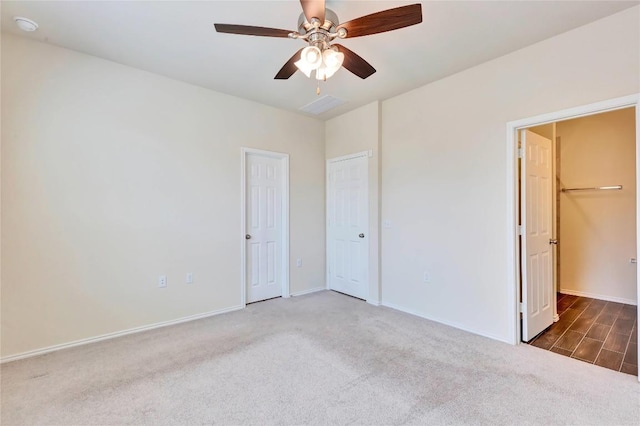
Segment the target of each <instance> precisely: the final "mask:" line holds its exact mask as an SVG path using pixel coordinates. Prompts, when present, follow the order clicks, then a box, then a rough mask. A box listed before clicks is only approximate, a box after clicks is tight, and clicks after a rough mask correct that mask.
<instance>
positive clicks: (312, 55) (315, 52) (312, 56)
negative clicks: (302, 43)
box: [300, 46, 322, 69]
mask: <svg viewBox="0 0 640 426" xmlns="http://www.w3.org/2000/svg"><path fill="white" fill-rule="evenodd" d="M300 60H302V61H305V62H306V63H307V64H309V66H311V67H312V69H317V68H318V67H319V66H320V65H322V52H321V51H320V49H318V48H317V47H316V46H307V47H305V48H304V49H302V53H301V54H300Z"/></svg>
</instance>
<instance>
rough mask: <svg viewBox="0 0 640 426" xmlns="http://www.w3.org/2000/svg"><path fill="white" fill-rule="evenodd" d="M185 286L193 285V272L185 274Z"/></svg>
mask: <svg viewBox="0 0 640 426" xmlns="http://www.w3.org/2000/svg"><path fill="white" fill-rule="evenodd" d="M186 281H187V284H193V272H187V279H186Z"/></svg>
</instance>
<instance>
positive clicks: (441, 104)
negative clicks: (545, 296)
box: [381, 7, 640, 341]
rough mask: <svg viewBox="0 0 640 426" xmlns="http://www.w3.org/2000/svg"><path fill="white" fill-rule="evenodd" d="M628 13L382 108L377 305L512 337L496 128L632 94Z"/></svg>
mask: <svg viewBox="0 0 640 426" xmlns="http://www.w3.org/2000/svg"><path fill="white" fill-rule="evenodd" d="M639 11H640V8H639V7H634V8H631V9H628V10H625V11H623V12H621V13H619V14H616V15H612V16H610V17H608V18H605V19H602V20H600V21H597V22H594V23H592V24H589V25H586V26H584V27H581V28H577V29H575V30H573V31H570V32H568V33H565V34H562V35H559V36H556V37H554V38H551V39H548V40H545V41H543V42H541V43H538V44H536V45H533V46H530V47H527V48H525V49H522V50H520V51H517V52H514V53H512V54H509V55H506V56H503V57H501V58H498V59H496V60H494V61H491V62H488V63H485V64H482V65H480V66H476V67H474V68H471V69H469V70H466V71H463V72H461V73H459V74H456V75H453V76H451V77H448V78H445V79H442V80H440V81H437V82H434V83H432V84H429V85H427V86H424V87H422V88H419V89H417V90H414V91H411V92H408V93H406V94H403V95H400V96H398V97H395V98H393V99H389V100H387V101H384V102H383V103H382V156H381V158H382V216H381V219H382V220H383V221H384V220H390V221H391V223H392V227H391V228H390V229H384V228H383V229H382V235H381V238H382V265H381V269H382V295H383V304H386V305H389V306H393V307H397V308H400V309H404V310H407V311H410V312H414V313H416V314H419V315H422V316H425V317H429V318H433V319H436V320H438V321H441V322H444V323H449V324H452V325H455V326H458V327H460V328H463V329H467V330H470V331H473V332H475V333H479V334H483V335H486V336H491V337H493V338H496V339H500V340H504V341H511V338H512V336H511V334H510V333H509V327H510V326H513V325H512V324H510V321H511V320H510V313H512V312H513V310H514V301H513V300H509V297H508V294H509V289H510V287H511V286H513V285H514V283H513V282H512V278H511V277H509V276H508V273H507V271H508V266H509V264H508V259H507V229H506V224H507V223H508V222H509V215H510V210H509V208H508V206H507V191H506V188H507V175H508V171H507V149H506V142H505V141H506V138H505V129H506V123H507V122H509V121H513V120H517V119H521V118H526V117H532V116H536V115H539V114H542V113H547V112H552V111H558V110H562V109H565V108H569V107H573V106H578V105H584V104H589V103H592V102H596V101H600V100H604V99H610V98H615V97H620V96H625V95H629V94H633V93H637V92H638V91H639V90H640V84H639V78H638V76H639V75H640V67H639V57H640V53H639V52H640V42H639V41H640V37H639V35H640V26H639V22H640V16H639ZM434 60H440V59H439V58H434ZM550 63H551V64H553V66H550V65H549V64H550ZM424 271H427V272H428V273H429V275H430V281H431V282H430V283H428V284H427V283H424V282H423V272H424Z"/></svg>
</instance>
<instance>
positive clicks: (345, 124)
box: [325, 102, 380, 304]
mask: <svg viewBox="0 0 640 426" xmlns="http://www.w3.org/2000/svg"><path fill="white" fill-rule="evenodd" d="M379 117H380V103H379V102H372V103H370V104H368V105H365V106H362V107H360V108H358V109H356V110H353V111H350V112H348V113H346V114H343V115H341V116H339V117H336V118H333V119H331V120H328V121H327V122H326V124H325V135H326V148H325V153H326V157H327V159H331V158H336V157H341V156H344V155H348V154H354V153H358V152H363V151H372V154H373V155H372V156H371V157H369V159H368V160H369V238H368V241H369V297H368V299H367V301H368V302H370V303H372V304H379V303H380V245H379V244H380V243H379V233H380V128H379V124H380V120H379Z"/></svg>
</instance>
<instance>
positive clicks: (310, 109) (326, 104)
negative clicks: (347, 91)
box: [300, 95, 346, 115]
mask: <svg viewBox="0 0 640 426" xmlns="http://www.w3.org/2000/svg"><path fill="white" fill-rule="evenodd" d="M345 102H346V101H343V100H342V99H338V98H334V97H333V96H330V95H324V96H323V97H321V98H319V99H316V100H315V101H313V102H311V103H310V104H307V105H305V106H303V107H302V108H300V110H301V111H304V112H307V113H309V114H313V115H320V114H322V113H323V112H327V111H329V110H330V109H333V108H335V107H337V106H338V105H342V104H343V103H345Z"/></svg>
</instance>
